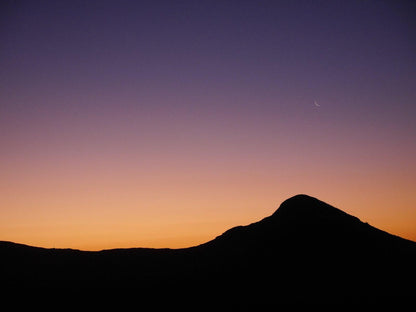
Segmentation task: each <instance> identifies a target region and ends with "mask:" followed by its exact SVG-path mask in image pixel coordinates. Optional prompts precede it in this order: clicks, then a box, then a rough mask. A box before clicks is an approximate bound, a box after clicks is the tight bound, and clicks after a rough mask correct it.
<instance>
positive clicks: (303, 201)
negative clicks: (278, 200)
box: [272, 194, 359, 221]
mask: <svg viewBox="0 0 416 312" xmlns="http://www.w3.org/2000/svg"><path fill="white" fill-rule="evenodd" d="M272 217H274V218H277V217H278V218H279V219H282V218H284V219H296V220H298V221H313V220H316V219H320V220H324V219H327V220H328V219H331V220H334V219H351V220H355V221H359V219H358V218H356V217H354V216H351V215H349V214H347V213H346V212H344V211H342V210H340V209H338V208H335V207H333V206H331V205H329V204H327V203H325V202H323V201H320V200H319V199H317V198H314V197H311V196H308V195H305V194H299V195H295V196H293V197H291V198H289V199H287V200H285V201H284V202H283V203H282V204H281V205H280V207H279V208H278V209H277V210H276V211H275V212H274V213H273V215H272Z"/></svg>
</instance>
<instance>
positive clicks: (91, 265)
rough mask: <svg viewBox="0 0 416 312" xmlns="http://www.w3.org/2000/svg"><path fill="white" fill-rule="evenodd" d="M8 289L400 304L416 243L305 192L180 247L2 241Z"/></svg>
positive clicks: (262, 302)
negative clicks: (90, 247)
mask: <svg viewBox="0 0 416 312" xmlns="http://www.w3.org/2000/svg"><path fill="white" fill-rule="evenodd" d="M0 254H1V259H2V266H1V276H2V282H3V284H4V285H7V287H8V288H9V289H11V290H13V289H14V290H34V289H36V290H40V289H48V290H51V289H53V290H55V291H56V290H60V291H61V290H62V291H64V292H68V291H104V292H110V293H113V294H114V293H115V292H116V291H118V290H122V291H123V292H133V293H135V294H141V295H142V297H141V298H145V297H147V296H156V297H159V298H162V297H163V298H166V296H169V297H171V298H182V299H183V300H184V302H191V301H192V300H194V301H201V300H202V301H203V302H206V304H208V303H211V304H213V303H215V302H218V303H219V302H227V303H229V304H230V305H231V306H234V307H235V306H236V305H237V306H238V305H242V306H247V305H251V306H253V307H255V308H257V307H260V306H267V307H270V306H276V305H279V304H286V303H291V304H293V303H307V304H315V303H316V304H327V303H330V304H343V303H359V304H363V303H370V304H379V303H383V304H384V303H393V302H394V303H396V304H397V303H398V302H406V301H408V300H410V299H411V298H412V296H413V295H414V293H415V286H414V280H415V278H416V269H415V266H414V263H416V261H415V260H416V243H415V242H412V241H409V240H405V239H403V238H400V237H398V236H394V235H391V234H389V233H386V232H384V231H381V230H379V229H376V228H374V227H372V226H371V225H369V224H367V223H363V222H361V221H360V220H359V219H358V218H356V217H354V216H351V215H349V214H347V213H345V212H343V211H341V210H339V209H337V208H335V207H332V206H330V205H328V204H326V203H324V202H322V201H320V200H318V199H316V198H313V197H310V196H307V195H296V196H294V197H292V198H290V199H288V200H286V201H284V202H283V203H282V204H281V205H280V207H279V208H278V209H277V210H276V212H274V213H273V214H272V215H271V216H268V217H266V218H264V219H262V220H260V221H258V222H255V223H252V224H249V225H246V226H237V227H234V228H232V229H230V230H228V231H226V232H225V233H223V234H222V235H220V236H218V237H216V238H215V239H213V240H212V241H209V242H207V243H204V244H201V245H199V246H195V247H191V248H184V249H149V248H131V249H112V250H102V251H98V252H90V251H79V250H72V249H46V248H37V247H31V246H26V245H21V244H16V243H11V242H0Z"/></svg>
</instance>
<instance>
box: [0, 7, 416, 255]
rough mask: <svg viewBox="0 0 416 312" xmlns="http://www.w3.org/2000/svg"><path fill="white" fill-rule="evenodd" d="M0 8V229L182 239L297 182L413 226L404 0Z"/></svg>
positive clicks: (92, 243) (55, 237) (413, 74)
mask: <svg viewBox="0 0 416 312" xmlns="http://www.w3.org/2000/svg"><path fill="white" fill-rule="evenodd" d="M0 11H1V13H0V39H1V40H0V41H1V43H0V240H10V241H14V242H19V243H25V244H30V245H36V246H42V247H57V248H58V247H62V248H63V247H71V248H79V249H87V250H98V249H104V248H115V247H172V248H176V247H186V246H192V245H195V244H199V243H203V242H205V241H208V240H210V239H213V238H214V237H215V236H217V235H220V234H221V233H222V232H224V231H225V230H227V229H228V228H230V227H232V226H236V225H240V224H243V225H244V224H248V223H251V222H254V221H257V220H259V219H261V218H263V217H266V216H268V215H270V214H272V213H273V212H274V211H275V210H276V209H277V207H278V205H279V204H280V203H281V202H282V201H283V200H285V199H287V198H288V197H290V196H293V195H295V194H298V193H305V194H308V195H311V196H314V197H318V198H319V199H321V200H323V201H326V202H328V203H329V204H332V205H334V206H336V207H338V208H340V209H342V210H344V211H346V212H348V213H350V214H353V215H355V216H357V217H358V218H360V219H361V220H362V221H365V222H369V223H370V224H372V225H373V226H376V227H379V228H381V229H383V230H386V231H388V232H390V233H393V234H396V235H400V236H402V237H405V238H409V239H412V240H416V206H415V203H416V122H415V119H416V23H415V21H416V3H415V2H414V1H408V2H407V1H148V2H146V1H74V0H71V1H20V0H16V1H2V4H1V8H0ZM315 102H316V103H318V105H319V107H318V106H317V105H315Z"/></svg>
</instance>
